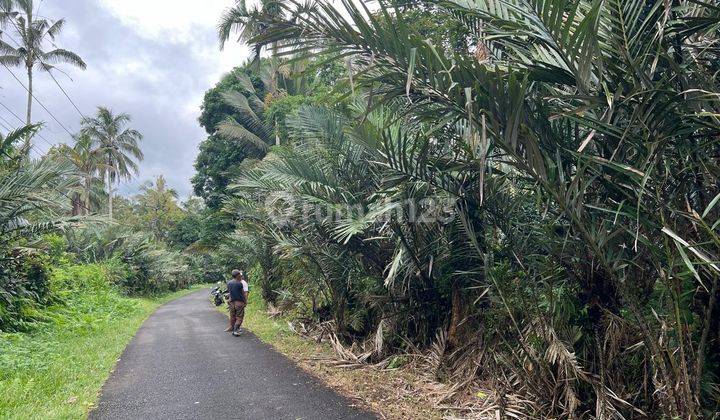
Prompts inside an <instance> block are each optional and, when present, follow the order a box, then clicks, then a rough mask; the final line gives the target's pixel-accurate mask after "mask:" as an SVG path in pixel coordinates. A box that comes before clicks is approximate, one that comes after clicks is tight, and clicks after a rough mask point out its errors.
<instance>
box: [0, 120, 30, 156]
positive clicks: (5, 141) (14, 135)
mask: <svg viewBox="0 0 720 420" xmlns="http://www.w3.org/2000/svg"><path fill="white" fill-rule="evenodd" d="M38 128H40V125H39V124H35V125H26V126H23V127H20V128H18V129H17V130H14V131H11V132H9V133H7V134H6V135H2V134H0V164H2V163H3V162H5V161H6V160H11V159H13V158H15V156H14V154H13V151H14V149H15V146H14V144H15V143H16V142H17V141H18V140H20V139H21V138H27V137H28V136H32V135H33V134H34V133H35V132H36V131H37V130H38Z"/></svg>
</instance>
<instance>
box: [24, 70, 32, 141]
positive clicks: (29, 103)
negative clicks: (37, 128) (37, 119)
mask: <svg viewBox="0 0 720 420" xmlns="http://www.w3.org/2000/svg"><path fill="white" fill-rule="evenodd" d="M27 75H28V97H27V115H26V119H25V124H26V125H30V124H31V123H32V101H33V94H32V91H33V77H32V76H33V74H32V66H28V69H27ZM31 135H32V134H30V133H28V134H27V137H25V149H26V150H27V153H28V155H29V154H30V137H31Z"/></svg>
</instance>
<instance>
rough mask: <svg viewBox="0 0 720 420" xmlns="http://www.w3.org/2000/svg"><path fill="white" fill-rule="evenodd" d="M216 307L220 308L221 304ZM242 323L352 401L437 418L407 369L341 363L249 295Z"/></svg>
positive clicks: (386, 412) (381, 411) (384, 414)
mask: <svg viewBox="0 0 720 420" xmlns="http://www.w3.org/2000/svg"><path fill="white" fill-rule="evenodd" d="M220 308H223V309H224V306H221V307H220ZM244 326H245V327H246V328H247V329H248V330H250V331H252V333H253V334H255V335H256V336H257V337H258V338H260V339H261V340H262V341H264V342H265V343H268V344H270V345H272V346H273V347H274V348H275V349H276V350H277V351H279V352H280V353H282V354H284V355H285V356H287V357H289V358H290V359H292V360H293V361H294V362H295V363H296V364H297V365H298V366H299V367H300V368H302V369H303V370H305V371H306V372H308V373H310V374H311V375H313V376H315V377H317V378H319V379H321V380H322V381H323V382H324V383H325V384H327V385H328V386H329V387H331V388H333V389H334V390H335V391H337V392H338V393H339V394H342V395H344V396H346V397H347V398H349V399H350V400H351V401H353V402H354V404H355V405H357V406H359V407H361V408H363V409H366V410H369V411H372V412H374V413H376V414H378V415H379V416H380V417H381V418H391V419H408V418H413V419H440V418H442V417H443V413H442V412H441V411H440V410H437V409H435V408H432V404H430V403H428V400H427V398H425V396H424V395H423V393H422V392H421V391H419V390H417V389H415V386H414V384H416V383H417V382H418V381H419V378H418V377H417V376H416V375H414V374H413V372H411V371H408V370H401V369H399V370H387V369H385V370H381V369H376V368H374V367H372V366H367V367H357V366H355V367H352V368H347V367H342V366H338V364H337V363H334V362H333V361H335V360H336V355H335V353H334V351H333V350H332V348H331V346H330V345H329V344H328V343H325V342H321V343H317V342H315V341H314V340H308V339H305V338H303V337H301V336H299V335H297V334H296V333H295V332H293V331H292V330H291V329H290V327H289V326H288V323H287V321H286V320H284V319H282V318H271V317H269V316H268V315H267V309H266V307H265V303H264V302H263V301H262V300H261V299H250V303H249V305H248V307H247V308H246V311H245V322H244Z"/></svg>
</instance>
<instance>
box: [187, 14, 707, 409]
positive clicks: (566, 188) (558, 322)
mask: <svg viewBox="0 0 720 420" xmlns="http://www.w3.org/2000/svg"><path fill="white" fill-rule="evenodd" d="M368 7H370V6H368V5H367V3H364V2H353V1H349V0H346V1H341V2H329V1H324V0H320V1H316V2H312V3H303V2H295V1H292V0H290V1H286V2H281V3H277V2H270V1H267V2H266V1H263V2H261V4H260V5H259V6H257V7H256V8H251V9H248V8H247V7H246V5H245V3H244V2H238V3H237V6H236V7H234V8H232V9H230V10H228V12H227V13H226V14H225V15H224V16H223V17H222V19H221V22H220V37H221V39H222V40H223V41H227V40H228V39H229V38H233V37H234V36H235V34H236V33H237V34H239V39H240V40H242V41H246V42H249V43H250V44H251V46H253V47H254V50H255V51H256V52H257V53H258V57H261V54H262V53H263V51H264V52H265V53H264V54H265V56H266V57H265V58H257V59H255V60H254V61H253V62H251V63H248V64H247V65H245V66H243V67H241V68H239V69H238V70H236V71H235V72H234V73H233V74H231V75H229V76H228V78H227V79H226V80H224V81H223V82H221V83H220V84H219V85H218V86H217V87H216V88H215V89H214V90H211V91H210V92H208V95H207V96H206V101H205V107H204V112H205V114H204V116H203V118H202V123H203V124H204V126H205V128H206V129H208V133H209V135H210V137H209V138H208V140H207V141H206V142H205V143H204V144H203V145H202V147H201V154H200V157H199V158H198V163H197V165H196V168H197V170H198V175H197V176H196V178H195V187H196V192H197V193H198V194H199V195H200V196H203V197H204V198H205V199H206V200H208V203H212V204H211V205H209V207H210V208H211V209H212V212H211V214H209V215H208V218H207V219H206V220H209V219H213V217H211V216H212V215H215V219H214V220H219V219H222V220H224V222H225V223H230V224H231V225H233V226H234V227H235V229H234V232H233V233H232V234H226V235H224V236H225V238H226V240H224V241H222V242H220V243H218V242H216V243H214V244H212V246H210V249H214V250H213V252H214V255H215V256H218V258H220V259H222V258H223V257H222V256H223V255H233V254H234V255H236V256H237V258H240V259H241V260H244V263H245V264H247V265H248V266H252V265H255V264H257V267H258V270H261V273H259V274H257V275H256V276H254V277H251V281H257V282H258V283H259V286H260V288H261V289H262V294H263V297H264V298H265V299H266V300H268V301H269V302H270V303H272V304H274V305H276V306H278V307H280V308H283V309H285V310H286V311H289V312H290V313H292V314H294V315H295V316H298V317H302V318H303V319H304V321H308V320H314V321H315V322H318V323H319V322H323V323H324V324H323V325H328V322H330V324H331V325H332V326H333V330H334V332H335V333H336V334H337V335H338V337H340V339H341V340H343V341H344V342H346V343H354V348H356V349H357V350H358V352H359V353H362V359H365V360H374V361H378V360H381V359H384V358H386V357H387V356H389V355H392V354H394V353H398V352H400V353H402V352H406V351H410V349H413V348H416V347H419V348H425V349H433V351H434V352H435V354H436V355H438V356H439V357H437V358H436V359H434V360H436V365H435V368H436V373H437V376H438V378H440V379H443V380H447V381H449V382H453V383H457V387H455V388H454V389H455V390H456V392H457V393H462V392H463V391H464V390H466V389H467V388H468V387H472V386H473V385H476V384H481V385H482V386H483V387H486V388H487V389H491V390H493V395H491V396H490V398H492V399H494V401H495V404H496V406H497V407H498V409H500V410H501V411H502V412H504V413H505V414H507V415H521V416H534V417H535V416H538V417H571V418H574V417H580V416H593V417H601V418H608V417H613V418H615V417H634V416H652V417H658V416H665V417H681V418H692V417H696V416H701V415H711V413H713V412H716V411H717V410H719V409H720V392H719V391H718V390H719V389H720V387H719V386H718V374H720V364H719V363H720V353H719V352H718V349H719V348H720V345H719V344H720V342H719V341H718V340H720V336H719V334H720V333H719V331H720V328H719V327H720V324H719V323H718V320H719V319H720V317H719V316H718V308H717V299H718V280H719V278H720V268H718V264H720V261H719V259H718V255H719V254H720V236H718V226H719V224H720V223H719V222H720V204H718V202H719V201H720V194H719V193H720V189H719V188H718V186H719V185H720V184H719V176H720V167H718V162H719V161H720V119H719V117H718V116H719V114H718V111H719V110H720V101H719V100H718V98H720V86H719V85H718V79H717V77H716V75H717V73H718V70H720V68H718V63H720V60H718V58H719V56H718V55H719V53H720V50H718V47H717V41H718V30H720V8H718V7H717V6H716V5H714V4H712V3H710V2H703V1H674V2H659V1H645V0H633V1H606V2H596V1H589V0H588V1H585V0H580V1H564V0H547V1H532V2H528V1H524V0H500V1H474V0H470V1H438V2H432V1H430V2H425V1H418V2H410V3H408V2H393V1H391V0H382V1H380V2H379V3H378V4H373V6H372V8H368ZM328 75H329V77H325V76H328ZM220 101H224V103H225V105H221V104H220ZM233 142H234V143H233ZM220 203H222V205H221V204H220ZM223 229H226V227H225V228H223ZM206 245H207V243H206ZM235 262H237V260H235Z"/></svg>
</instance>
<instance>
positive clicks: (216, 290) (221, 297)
mask: <svg viewBox="0 0 720 420" xmlns="http://www.w3.org/2000/svg"><path fill="white" fill-rule="evenodd" d="M210 297H211V298H212V301H213V303H214V304H215V306H220V305H222V304H223V303H225V301H226V300H227V298H228V291H227V289H225V290H223V285H222V283H219V282H218V285H217V286H215V287H213V288H212V290H210Z"/></svg>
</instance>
